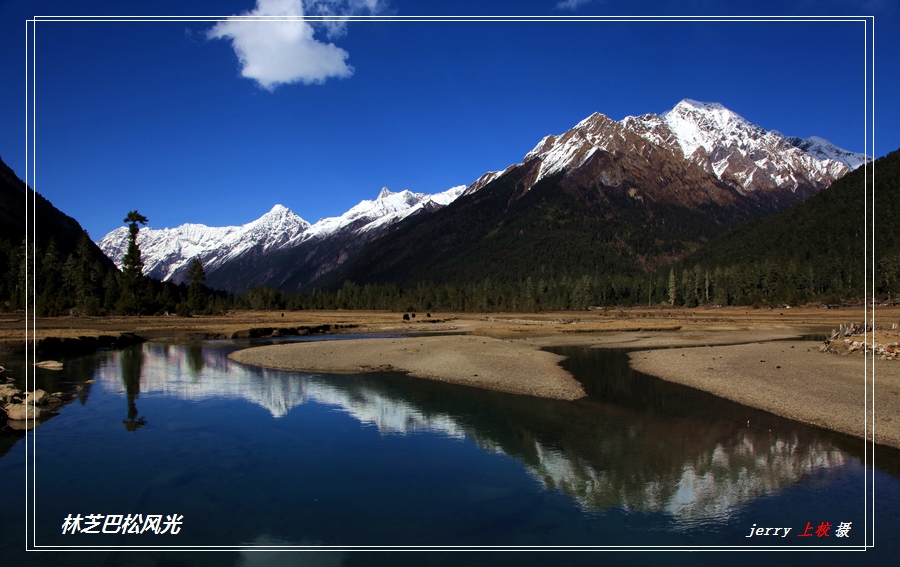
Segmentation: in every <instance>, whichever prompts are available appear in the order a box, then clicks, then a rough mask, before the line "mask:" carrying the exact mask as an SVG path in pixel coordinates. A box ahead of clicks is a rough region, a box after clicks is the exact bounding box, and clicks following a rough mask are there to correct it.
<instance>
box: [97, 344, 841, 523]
mask: <svg viewBox="0 0 900 567" xmlns="http://www.w3.org/2000/svg"><path fill="white" fill-rule="evenodd" d="M134 348H135V349H140V354H135V353H134V352H129V351H124V352H117V353H109V354H108V355H107V358H106V359H105V360H104V361H103V362H102V363H101V364H100V365H99V367H98V369H97V379H98V380H99V384H98V385H99V386H101V387H102V388H104V389H107V390H112V389H115V388H120V387H121V385H122V383H123V381H125V382H126V385H127V384H128V383H131V382H133V380H134V374H133V373H134V369H133V366H134V364H135V361H140V364H141V367H140V370H139V373H140V380H139V383H140V395H144V396H153V395H163V396H168V397H176V398H181V399H184V400H192V401H202V400H207V399H214V398H220V399H243V400H247V401H248V402H251V403H253V404H258V405H260V406H262V407H264V408H265V409H266V410H267V411H268V412H269V413H270V414H271V415H272V417H273V418H276V419H278V418H282V417H284V416H285V415H287V414H288V413H289V412H290V411H291V410H292V409H293V408H295V407H297V406H301V405H303V404H305V403H308V402H316V403H318V404H322V405H327V406H331V407H334V408H339V409H340V410H341V411H343V412H345V413H346V414H348V415H350V416H352V417H353V418H355V419H356V420H358V421H359V422H360V423H361V424H363V425H364V426H374V427H376V428H377V429H378V431H379V432H380V433H381V434H383V435H407V434H410V433H420V432H433V433H439V434H441V435H443V436H446V437H449V438H453V439H465V438H469V439H472V440H474V441H475V442H476V443H477V444H478V446H480V447H481V448H482V449H484V450H486V451H489V452H497V453H502V454H505V455H508V456H510V457H512V458H514V459H516V460H518V461H519V462H521V463H522V465H523V466H524V467H525V469H526V470H527V471H528V472H529V473H530V474H531V475H532V476H533V477H534V478H535V479H537V480H538V481H539V482H540V483H542V484H543V486H544V487H545V488H546V489H549V490H554V489H559V490H561V491H562V492H563V493H565V494H566V495H568V496H569V497H571V498H574V499H575V500H576V501H577V502H578V504H579V506H581V507H582V508H583V509H584V510H585V511H588V512H602V511H604V510H607V509H610V508H619V509H622V510H626V511H635V512H661V513H664V514H667V515H669V516H671V517H672V518H673V519H674V520H675V524H674V527H675V528H676V529H688V528H690V529H694V528H696V527H697V526H698V524H699V525H702V524H704V523H713V524H718V523H721V522H723V521H725V520H727V519H728V518H729V517H730V516H731V515H733V514H734V513H735V512H736V511H738V510H739V509H740V508H741V507H742V506H744V505H746V504H747V503H749V502H751V501H753V500H756V499H759V498H761V497H764V496H767V495H771V494H773V493H776V492H777V491H779V490H781V489H783V488H785V487H788V486H791V485H794V484H796V483H798V482H799V481H800V480H801V479H803V478H804V477H806V476H808V475H810V474H811V473H813V472H814V471H817V470H821V469H830V468H833V467H840V466H844V465H846V464H847V463H849V462H850V461H851V460H853V456H852V455H851V453H849V452H848V450H847V445H848V442H849V440H848V439H844V438H843V437H842V436H839V435H835V434H831V433H828V432H824V431H822V430H819V429H816V428H811V427H806V426H803V425H801V424H797V423H794V422H791V421H789V420H783V419H780V418H777V417H774V416H771V415H768V414H765V413H764V412H758V411H755V410H752V409H751V408H747V407H744V406H740V405H738V404H733V403H731V402H727V401H725V400H721V399H719V398H716V397H714V396H711V395H708V394H704V393H702V392H697V391H694V390H691V389H688V388H683V387H680V386H677V385H675V384H669V383H665V382H661V381H658V380H656V379H653V378H651V377H648V376H644V375H640V374H638V373H635V372H633V371H631V370H630V369H629V368H628V364H627V357H626V356H625V354H624V352H623V351H613V350H589V349H579V348H561V349H554V352H557V353H559V354H563V355H566V356H569V357H570V358H569V360H568V361H566V362H565V363H564V366H565V367H566V368H567V369H568V370H570V371H571V372H573V374H575V375H576V377H578V378H579V379H580V380H582V382H583V383H584V384H585V387H586V390H587V391H588V393H589V396H590V397H589V398H588V399H585V400H581V401H579V402H575V403H571V402H559V401H554V400H543V399H534V398H529V397H526V396H515V395H509V394H502V393H498V392H491V391H483V390H478V389H473V388H466V387H461V386H454V385H450V384H445V383H441V382H432V381H426V380H420V379H415V378H410V377H407V376H404V375H400V374H393V375H357V376H335V375H316V374H305V373H292V372H282V371H275V370H268V369H260V368H255V367H249V366H244V365H241V364H238V363H235V362H232V361H230V360H229V359H228V358H227V354H228V353H229V352H231V351H233V350H235V349H236V348H237V347H235V346H233V345H225V346H214V345H210V346H207V347H205V348H202V349H201V348H199V345H192V346H173V345H162V344H152V343H150V344H145V345H143V346H138V347H134ZM117 359H118V360H117ZM126 361H127V363H126ZM132 390H133V388H131V389H129V390H128V391H129V409H128V415H129V418H130V419H132V414H133V413H134V412H133V411H132V408H133V404H134V400H133V397H132V396H133V393H132ZM134 397H136V395H135V396H134ZM748 423H749V426H748ZM851 444H852V443H851Z"/></svg>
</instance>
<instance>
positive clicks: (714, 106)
mask: <svg viewBox="0 0 900 567" xmlns="http://www.w3.org/2000/svg"><path fill="white" fill-rule="evenodd" d="M678 107H682V108H684V107H691V108H696V109H699V110H728V109H727V108H725V107H724V106H723V105H722V104H721V103H718V102H701V101H699V100H694V99H692V98H685V99H681V102H679V103H678V104H676V105H675V108H678ZM673 110H674V109H673ZM729 112H730V111H729Z"/></svg>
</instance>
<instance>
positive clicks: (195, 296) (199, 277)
mask: <svg viewBox="0 0 900 567" xmlns="http://www.w3.org/2000/svg"><path fill="white" fill-rule="evenodd" d="M187 279H188V281H189V282H191V285H190V286H188V307H190V309H191V313H192V314H197V313H201V312H203V311H205V310H206V297H205V294H204V293H203V284H201V283H200V282H202V281H206V272H204V271H203V264H201V263H200V258H196V257H195V258H194V260H193V261H192V262H191V265H190V267H189V268H188V273H187Z"/></svg>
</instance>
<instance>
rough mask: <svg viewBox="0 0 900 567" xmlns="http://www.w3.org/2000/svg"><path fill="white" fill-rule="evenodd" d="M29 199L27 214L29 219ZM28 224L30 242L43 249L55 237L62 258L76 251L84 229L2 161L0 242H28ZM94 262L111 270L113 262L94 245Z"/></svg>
mask: <svg viewBox="0 0 900 567" xmlns="http://www.w3.org/2000/svg"><path fill="white" fill-rule="evenodd" d="M26 200H28V213H29V214H32V215H33V216H31V218H26V209H25V207H26ZM26 221H27V228H28V230H32V229H33V230H34V232H33V233H30V234H29V240H34V243H35V244H36V245H37V247H38V249H40V250H43V249H44V248H45V247H46V246H47V243H48V242H49V241H50V239H51V238H52V239H53V240H54V242H55V243H56V246H57V249H58V251H59V254H60V256H61V257H62V258H65V257H66V256H67V255H69V254H70V253H72V251H74V250H75V244H76V242H78V237H79V236H80V235H81V234H82V232H84V229H83V228H82V227H81V225H80V224H78V221H76V220H75V219H73V218H72V217H70V216H68V215H66V214H65V213H63V212H62V211H60V210H59V209H57V208H56V207H54V206H53V204H52V203H51V202H50V201H48V200H47V199H45V198H44V197H42V196H41V194H40V193H36V192H35V191H33V190H32V189H31V188H30V187H27V186H26V185H25V182H24V181H22V180H21V179H19V176H18V175H16V173H15V172H14V171H13V170H12V169H10V168H9V166H7V165H6V164H5V163H3V161H2V160H0V241H3V242H5V243H7V244H8V245H10V246H13V247H16V246H20V245H21V244H22V241H23V240H25V231H26ZM90 249H91V254H92V258H93V260H96V261H99V262H100V263H101V265H102V266H103V267H104V268H105V269H108V268H112V267H113V263H112V261H111V260H110V259H109V258H107V257H106V255H105V254H103V252H101V251H100V249H99V248H98V247H97V246H95V245H94V244H93V243H91V244H90Z"/></svg>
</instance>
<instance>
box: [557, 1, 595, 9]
mask: <svg viewBox="0 0 900 567" xmlns="http://www.w3.org/2000/svg"><path fill="white" fill-rule="evenodd" d="M590 2H591V0H562V1H561V2H557V3H556V9H557V10H572V11H575V10H577V9H578V7H579V6H584V5H585V4H590Z"/></svg>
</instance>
